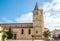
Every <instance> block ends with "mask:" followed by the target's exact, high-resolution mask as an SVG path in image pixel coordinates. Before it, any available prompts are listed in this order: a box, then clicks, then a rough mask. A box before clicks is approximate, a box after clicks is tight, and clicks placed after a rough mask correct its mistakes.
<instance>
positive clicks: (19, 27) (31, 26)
mask: <svg viewBox="0 0 60 41" xmlns="http://www.w3.org/2000/svg"><path fill="white" fill-rule="evenodd" d="M1 27H2V28H3V29H4V32H7V31H8V29H9V27H11V29H12V32H13V37H12V39H32V35H34V39H43V32H44V18H43V10H42V9H39V7H38V4H37V3H36V5H35V8H34V10H33V23H2V24H1Z"/></svg>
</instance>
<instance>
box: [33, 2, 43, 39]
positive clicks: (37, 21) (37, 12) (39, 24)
mask: <svg viewBox="0 0 60 41" xmlns="http://www.w3.org/2000/svg"><path fill="white" fill-rule="evenodd" d="M33 27H34V34H35V36H36V37H35V38H36V39H41V38H42V35H43V30H44V19H43V10H42V9H39V6H38V4H37V3H36V5H35V8H34V10H33Z"/></svg>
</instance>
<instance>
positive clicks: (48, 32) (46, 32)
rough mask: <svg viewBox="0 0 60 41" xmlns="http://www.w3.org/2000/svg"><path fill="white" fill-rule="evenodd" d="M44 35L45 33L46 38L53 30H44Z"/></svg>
mask: <svg viewBox="0 0 60 41" xmlns="http://www.w3.org/2000/svg"><path fill="white" fill-rule="evenodd" d="M43 35H44V37H45V38H48V37H50V36H51V32H50V31H49V30H47V31H44V33H43Z"/></svg>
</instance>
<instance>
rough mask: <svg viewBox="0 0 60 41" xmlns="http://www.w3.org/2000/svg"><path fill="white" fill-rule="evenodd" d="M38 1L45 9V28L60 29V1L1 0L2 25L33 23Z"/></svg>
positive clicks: (0, 20) (0, 18)
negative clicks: (34, 10)
mask: <svg viewBox="0 0 60 41" xmlns="http://www.w3.org/2000/svg"><path fill="white" fill-rule="evenodd" d="M36 1H37V2H38V5H39V7H40V8H42V9H43V14H44V26H45V27H47V28H49V29H50V30H51V29H52V30H53V29H55V28H57V29H60V0H0V23H12V22H13V23H14V22H16V23H17V22H18V23H21V22H32V17H33V14H32V11H33V9H34V7H35V4H36Z"/></svg>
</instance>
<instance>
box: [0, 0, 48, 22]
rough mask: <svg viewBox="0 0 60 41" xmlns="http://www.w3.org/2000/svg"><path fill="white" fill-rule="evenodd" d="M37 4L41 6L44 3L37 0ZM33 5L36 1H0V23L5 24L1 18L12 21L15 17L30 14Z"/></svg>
mask: <svg viewBox="0 0 60 41" xmlns="http://www.w3.org/2000/svg"><path fill="white" fill-rule="evenodd" d="M47 1H48V0H47ZM37 2H38V4H39V5H40V6H42V4H43V2H46V1H45V0H44V1H42V0H38V1H37ZM35 4H36V0H0V22H5V21H4V20H3V19H2V17H7V18H9V19H12V20H13V21H14V18H15V17H18V16H21V14H25V13H28V12H32V11H33V9H34V6H35Z"/></svg>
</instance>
